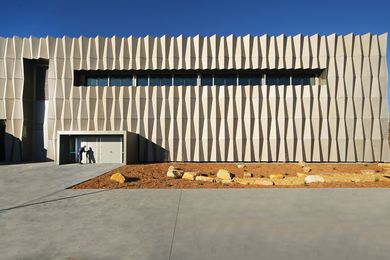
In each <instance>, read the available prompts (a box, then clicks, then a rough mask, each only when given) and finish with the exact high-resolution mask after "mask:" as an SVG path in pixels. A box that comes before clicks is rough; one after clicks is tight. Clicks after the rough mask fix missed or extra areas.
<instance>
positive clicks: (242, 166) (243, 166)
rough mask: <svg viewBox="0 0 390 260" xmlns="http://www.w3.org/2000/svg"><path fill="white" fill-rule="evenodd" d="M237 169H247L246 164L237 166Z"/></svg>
mask: <svg viewBox="0 0 390 260" xmlns="http://www.w3.org/2000/svg"><path fill="white" fill-rule="evenodd" d="M237 168H238V169H243V168H245V164H237Z"/></svg>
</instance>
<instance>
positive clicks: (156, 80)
mask: <svg viewBox="0 0 390 260" xmlns="http://www.w3.org/2000/svg"><path fill="white" fill-rule="evenodd" d="M171 85H172V77H171V76H170V75H167V76H165V75H151V76H150V86H171Z"/></svg>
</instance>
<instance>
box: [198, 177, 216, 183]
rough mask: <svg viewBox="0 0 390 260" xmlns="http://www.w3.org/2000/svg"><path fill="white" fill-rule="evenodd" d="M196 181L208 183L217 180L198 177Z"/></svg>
mask: <svg viewBox="0 0 390 260" xmlns="http://www.w3.org/2000/svg"><path fill="white" fill-rule="evenodd" d="M195 180H196V181H207V182H214V181H215V180H214V179H213V178H211V177H206V176H196V177H195Z"/></svg>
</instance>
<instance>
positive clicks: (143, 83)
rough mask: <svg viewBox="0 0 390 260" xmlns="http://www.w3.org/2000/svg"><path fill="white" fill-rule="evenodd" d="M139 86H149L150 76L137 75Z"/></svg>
mask: <svg viewBox="0 0 390 260" xmlns="http://www.w3.org/2000/svg"><path fill="white" fill-rule="evenodd" d="M137 86H148V76H147V75H138V76H137Z"/></svg>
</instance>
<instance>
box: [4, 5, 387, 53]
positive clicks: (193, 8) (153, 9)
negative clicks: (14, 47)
mask: <svg viewBox="0 0 390 260" xmlns="http://www.w3.org/2000/svg"><path fill="white" fill-rule="evenodd" d="M0 9H1V12H0V13H1V15H0V36H3V37H8V36H13V35H18V36H30V35H34V36H37V37H39V36H47V35H50V36H58V37H61V36H63V35H68V36H80V35H85V36H96V35H101V36H113V35H117V36H129V35H136V36H144V35H147V34H149V35H154V36H161V35H164V34H167V35H180V34H183V35H196V34H200V35H213V34H219V35H229V34H236V35H246V34H252V35H262V34H265V33H268V34H271V35H279V34H282V33H284V34H287V35H295V34H298V33H302V34H308V35H310V34H315V33H319V34H322V35H325V34H331V33H337V34H348V33H351V32H352V33H356V34H364V33H367V32H371V33H375V34H380V33H384V32H388V31H389V30H390V1H387V0H381V1H379V0H366V1H361V0H355V1H343V0H338V1H335V0H312V1H308V0H283V1H277V0H268V1H261V0H258V1H255V0H237V1H230V0H225V1H212V0H196V1H191V0H181V1H179V0H162V1H156V0H153V1H147V0H145V1H142V0H128V1H126V0H110V1H101V0H94V1H92V0H90V1H85V0H51V1H50V0H30V1H28V0H0ZM389 56H390V55H389V52H388V60H389Z"/></svg>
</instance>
